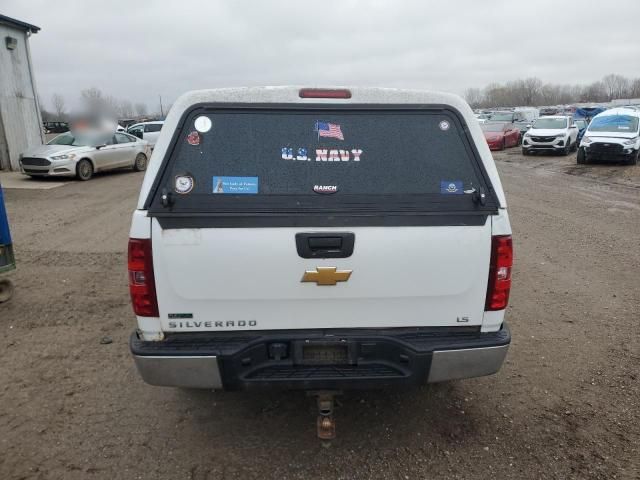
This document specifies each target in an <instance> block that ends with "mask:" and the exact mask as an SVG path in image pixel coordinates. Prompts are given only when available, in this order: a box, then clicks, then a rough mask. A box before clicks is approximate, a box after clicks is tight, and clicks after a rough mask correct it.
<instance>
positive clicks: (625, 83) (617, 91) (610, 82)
mask: <svg viewBox="0 0 640 480" xmlns="http://www.w3.org/2000/svg"><path fill="white" fill-rule="evenodd" d="M602 83H603V84H604V87H605V89H606V91H607V97H608V99H609V100H613V99H616V98H627V97H628V91H629V80H628V79H626V78H625V77H623V76H622V75H615V74H613V73H612V74H609V75H607V76H606V77H604V78H603V79H602Z"/></svg>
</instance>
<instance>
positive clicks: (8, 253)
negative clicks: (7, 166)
mask: <svg viewBox="0 0 640 480" xmlns="http://www.w3.org/2000/svg"><path fill="white" fill-rule="evenodd" d="M14 268H16V262H15V258H14V256H13V244H12V242H11V232H10V231H9V219H8V218H7V209H6V208H5V206H4V195H3V193H2V186H1V185H0V273H3V272H7V271H9V270H13V269H14Z"/></svg>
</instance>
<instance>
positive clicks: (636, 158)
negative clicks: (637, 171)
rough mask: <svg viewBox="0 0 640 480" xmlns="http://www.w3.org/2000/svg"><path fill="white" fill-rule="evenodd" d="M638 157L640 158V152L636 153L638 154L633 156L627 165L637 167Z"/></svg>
mask: <svg viewBox="0 0 640 480" xmlns="http://www.w3.org/2000/svg"><path fill="white" fill-rule="evenodd" d="M638 156H640V150H638V151H637V152H636V154H635V155H633V156H632V157H631V158H630V159H629V161H628V162H627V164H629V165H637V164H638Z"/></svg>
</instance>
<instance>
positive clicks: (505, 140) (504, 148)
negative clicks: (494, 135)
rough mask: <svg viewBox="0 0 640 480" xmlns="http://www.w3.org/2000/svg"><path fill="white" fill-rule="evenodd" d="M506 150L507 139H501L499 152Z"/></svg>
mask: <svg viewBox="0 0 640 480" xmlns="http://www.w3.org/2000/svg"><path fill="white" fill-rule="evenodd" d="M506 148H507V139H506V138H503V139H502V148H500V150H506Z"/></svg>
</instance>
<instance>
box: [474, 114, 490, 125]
mask: <svg viewBox="0 0 640 480" xmlns="http://www.w3.org/2000/svg"><path fill="white" fill-rule="evenodd" d="M474 115H475V117H476V119H477V120H478V123H480V124H482V123H487V122H488V121H489V115H486V114H484V113H476V114H474Z"/></svg>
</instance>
